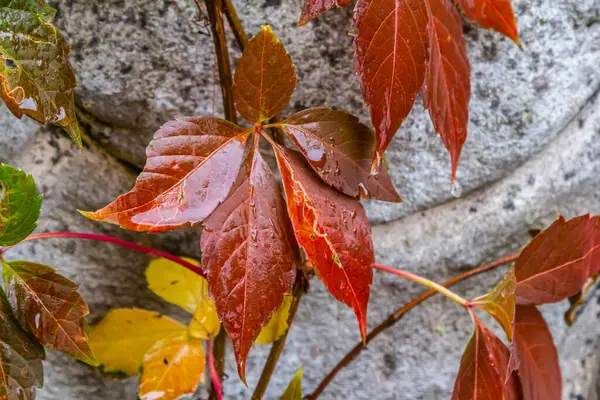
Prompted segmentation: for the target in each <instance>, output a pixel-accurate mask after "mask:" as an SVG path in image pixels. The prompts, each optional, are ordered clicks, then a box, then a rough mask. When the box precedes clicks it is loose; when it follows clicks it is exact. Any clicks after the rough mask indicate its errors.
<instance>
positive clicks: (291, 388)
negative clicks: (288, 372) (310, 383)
mask: <svg viewBox="0 0 600 400" xmlns="http://www.w3.org/2000/svg"><path fill="white" fill-rule="evenodd" d="M281 400H302V368H300V369H299V370H298V372H296V375H294V377H293V378H292V381H291V382H290V384H289V385H288V387H287V389H285V392H283V395H282V396H281Z"/></svg>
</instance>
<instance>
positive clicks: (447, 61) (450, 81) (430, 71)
mask: <svg viewBox="0 0 600 400" xmlns="http://www.w3.org/2000/svg"><path fill="white" fill-rule="evenodd" d="M426 4H427V5H428V6H427V12H428V15H429V24H428V25H427V30H428V33H429V59H428V60H427V69H426V74H425V84H424V86H423V102H424V104H425V108H428V109H429V115H430V116H431V120H432V121H433V126H434V127H435V130H436V132H438V133H439V134H440V136H441V138H442V141H443V142H444V145H445V146H446V148H447V149H448V152H449V153H450V159H451V161H452V181H454V180H455V179H456V169H457V168H458V160H459V158H460V151H461V149H462V147H463V144H464V143H465V140H466V139H467V123H468V121H469V99H470V97H471V68H470V66H469V60H468V58H467V49H466V47H465V39H464V37H463V31H462V24H461V21H460V16H459V14H458V11H456V8H455V7H454V4H453V3H452V1H451V0H429V1H428V2H426Z"/></svg>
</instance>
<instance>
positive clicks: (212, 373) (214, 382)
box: [207, 338, 223, 400]
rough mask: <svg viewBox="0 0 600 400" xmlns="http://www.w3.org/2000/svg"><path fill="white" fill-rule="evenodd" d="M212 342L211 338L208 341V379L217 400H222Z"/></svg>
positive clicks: (221, 387)
mask: <svg viewBox="0 0 600 400" xmlns="http://www.w3.org/2000/svg"><path fill="white" fill-rule="evenodd" d="M213 340H214V339H213V338H210V339H208V349H207V350H208V351H207V352H208V369H209V370H210V379H211V381H212V385H213V388H214V390H215V394H216V397H217V400H222V399H223V386H222V385H221V380H220V379H219V372H218V371H217V367H216V366H215V357H214V355H213Z"/></svg>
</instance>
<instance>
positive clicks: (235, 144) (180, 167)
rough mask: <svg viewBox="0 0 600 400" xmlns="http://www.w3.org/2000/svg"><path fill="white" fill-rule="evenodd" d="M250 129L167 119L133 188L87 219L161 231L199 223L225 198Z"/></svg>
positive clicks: (198, 120)
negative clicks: (244, 129) (169, 120)
mask: <svg viewBox="0 0 600 400" xmlns="http://www.w3.org/2000/svg"><path fill="white" fill-rule="evenodd" d="M248 133H249V131H243V130H242V128H240V127H238V126H237V125H234V124H232V123H230V122H227V121H225V120H222V119H218V118H213V117H192V118H180V119H177V120H175V121H171V122H167V123H166V124H165V125H163V126H162V127H161V128H160V129H159V130H158V131H157V132H156V134H155V135H154V139H153V140H152V141H151V142H150V145H149V146H148V148H147V149H146V157H147V160H146V165H145V166H144V170H143V171H142V173H141V174H140V176H139V177H138V178H137V181H136V184H135V186H134V188H133V189H132V190H131V191H130V192H129V193H126V194H124V195H122V196H120V197H119V198H117V199H116V200H115V201H114V202H112V203H111V204H109V205H108V206H106V207H104V208H103V209H101V210H98V211H96V212H83V213H82V214H83V215H85V216H86V217H88V218H91V219H94V220H97V221H104V222H110V223H113V224H118V225H120V226H121V227H123V228H126V229H130V230H134V231H149V232H160V231H166V230H172V229H177V228H181V227H184V226H190V225H194V224H197V223H199V222H202V221H203V220H204V219H205V218H206V217H207V216H208V215H210V213H212V212H213V211H214V209H215V208H216V207H217V206H218V205H219V204H220V203H221V202H222V201H223V200H225V198H226V197H227V195H228V194H229V191H230V189H231V185H232V184H233V182H234V181H235V178H236V176H237V173H238V170H239V167H240V164H241V163H242V159H243V157H244V148H245V144H246V140H247V138H248Z"/></svg>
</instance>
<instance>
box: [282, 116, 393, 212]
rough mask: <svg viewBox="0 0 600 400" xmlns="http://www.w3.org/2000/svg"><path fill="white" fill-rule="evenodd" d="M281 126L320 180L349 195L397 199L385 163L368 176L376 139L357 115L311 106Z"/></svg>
mask: <svg viewBox="0 0 600 400" xmlns="http://www.w3.org/2000/svg"><path fill="white" fill-rule="evenodd" d="M283 129H284V131H285V132H286V133H287V135H288V136H289V137H290V138H291V139H292V141H293V142H294V143H295V144H296V146H298V148H299V149H300V151H301V152H302V154H303V155H304V157H305V158H306V159H307V161H308V163H309V164H310V166H311V167H312V168H313V169H314V170H315V171H316V172H317V174H319V176H320V177H321V179H323V181H325V182H326V183H327V184H329V185H331V186H333V187H334V188H336V189H337V190H339V191H340V192H342V193H345V194H347V195H348V196H352V197H359V196H361V197H362V198H365V199H374V200H384V201H392V202H400V201H402V199H401V198H400V196H399V195H398V193H396V189H394V185H393V184H392V179H391V178H390V175H389V173H388V171H387V166H384V169H383V170H382V171H381V172H380V173H379V174H377V175H371V160H372V159H373V153H374V150H375V138H374V136H373V134H372V132H371V130H370V129H369V128H367V127H366V126H365V125H363V124H361V123H360V121H359V120H358V118H356V117H355V116H353V115H352V114H348V113H346V112H343V111H335V110H332V109H330V108H311V109H308V110H304V111H301V112H299V113H297V114H294V115H292V116H291V117H289V118H288V119H286V120H285V121H283Z"/></svg>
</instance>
